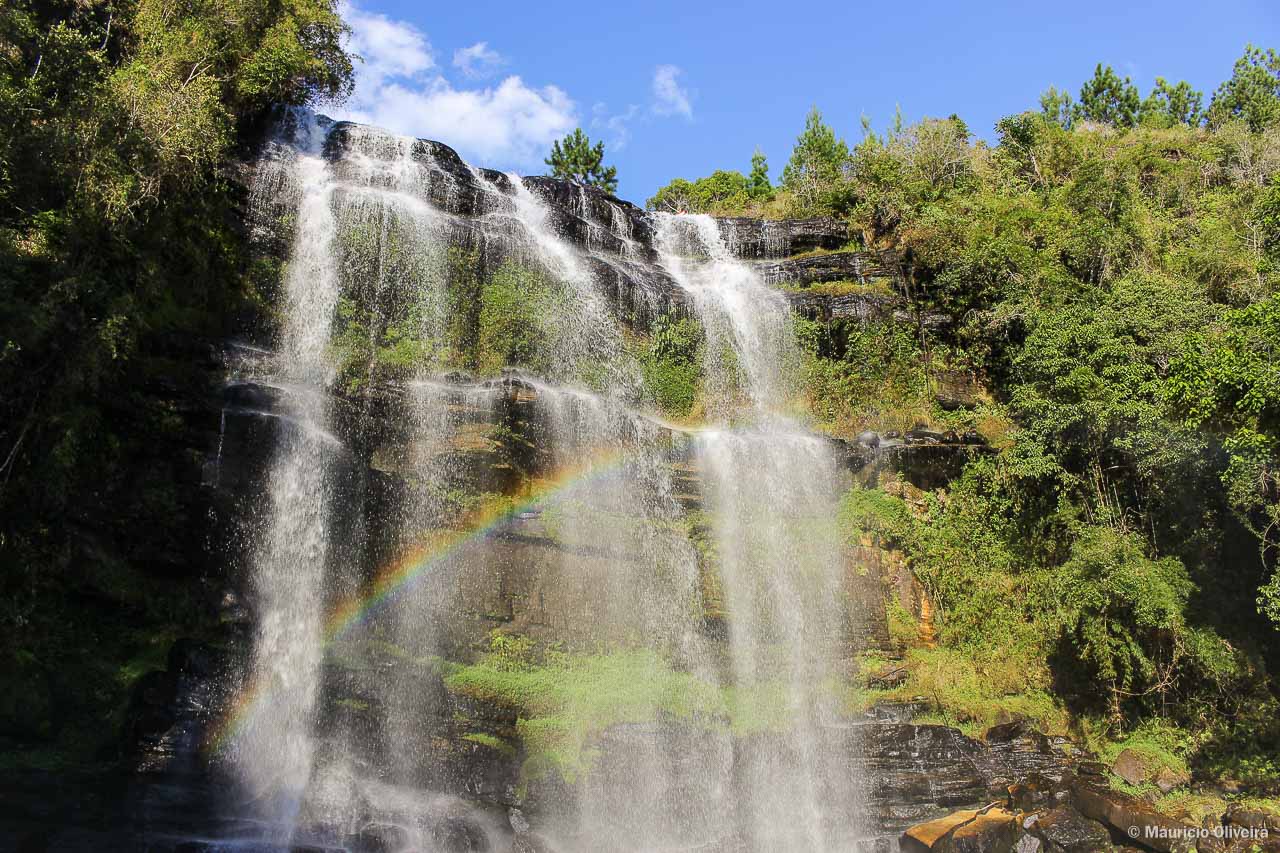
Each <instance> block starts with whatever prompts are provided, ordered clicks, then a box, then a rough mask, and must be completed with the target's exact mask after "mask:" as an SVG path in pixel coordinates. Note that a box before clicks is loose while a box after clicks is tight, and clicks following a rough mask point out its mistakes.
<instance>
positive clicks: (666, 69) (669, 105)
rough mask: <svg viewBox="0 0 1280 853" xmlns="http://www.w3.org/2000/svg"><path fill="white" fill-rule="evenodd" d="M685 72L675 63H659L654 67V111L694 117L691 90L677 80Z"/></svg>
mask: <svg viewBox="0 0 1280 853" xmlns="http://www.w3.org/2000/svg"><path fill="white" fill-rule="evenodd" d="M683 73H684V72H683V71H681V70H680V68H679V67H677V66H675V65H659V66H658V67H657V68H655V69H653V111H654V112H655V113H657V114H658V115H662V116H669V115H682V116H684V117H685V118H693V103H692V101H691V100H690V95H689V90H688V89H685V88H684V87H682V86H681V85H680V83H679V81H678V80H677V78H678V77H679V76H680V75H681V74H683Z"/></svg>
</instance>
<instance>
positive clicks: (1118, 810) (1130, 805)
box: [1071, 780, 1195, 853]
mask: <svg viewBox="0 0 1280 853" xmlns="http://www.w3.org/2000/svg"><path fill="white" fill-rule="evenodd" d="M1071 793H1072V801H1073V803H1074V805H1075V807H1076V809H1078V810H1079V812H1080V814H1082V815H1084V816H1085V817H1087V818H1090V819H1091V820H1096V821H1098V822H1099V823H1102V824H1104V825H1105V826H1107V827H1108V829H1109V830H1110V831H1112V832H1114V833H1116V834H1117V835H1118V836H1119V837H1122V838H1130V839H1134V840H1136V841H1137V843H1139V844H1141V845H1142V846H1143V847H1147V848H1149V849H1151V850H1158V851H1161V853H1180V851H1186V850H1190V849H1192V848H1193V847H1194V846H1195V845H1194V843H1193V842H1192V841H1190V840H1189V838H1190V837H1191V832H1192V831H1193V830H1194V827H1191V826H1189V825H1187V824H1184V823H1182V822H1181V821H1177V820H1174V819H1173V818H1171V817H1169V816H1167V815H1163V814H1161V813H1160V812H1158V811H1156V810H1155V809H1154V808H1152V807H1151V806H1150V805H1149V804H1148V803H1146V802H1144V801H1142V800H1139V799H1138V798H1137V797H1131V796H1129V795H1128V794H1122V793H1120V792H1119V791H1113V790H1110V789H1108V788H1105V787H1103V786H1102V785H1100V784H1096V783H1093V782H1090V781H1087V780H1081V781H1078V782H1077V783H1076V784H1075V785H1074V786H1073V787H1072V791H1071Z"/></svg>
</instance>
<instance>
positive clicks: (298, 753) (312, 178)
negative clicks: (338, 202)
mask: <svg viewBox="0 0 1280 853" xmlns="http://www.w3.org/2000/svg"><path fill="white" fill-rule="evenodd" d="M327 124H328V123H327V122H322V121H321V120H320V119H318V118H317V117H316V116H314V115H311V114H310V113H305V112H301V111H299V112H294V113H290V114H289V116H288V120H287V121H286V122H285V124H284V126H283V127H282V132H281V135H280V136H279V137H278V138H276V139H274V140H273V141H272V142H271V145H270V150H269V153H268V155H267V157H266V158H265V160H264V164H263V167H262V169H261V170H260V172H259V176H258V181H257V184H256V186H255V187H254V197H255V201H257V202H258V204H259V205H265V204H267V203H271V204H278V203H279V201H280V199H281V197H283V198H284V199H287V200H288V201H290V202H292V203H293V204H292V207H293V209H294V210H295V211H296V225H295V227H294V239H293V245H292V250H291V253H290V262H289V266H288V270H287V273H286V275H285V280H284V294H283V299H284V303H285V309H284V312H283V314H284V318H285V321H284V325H283V328H282V329H281V332H280V348H279V356H278V358H277V360H276V362H275V365H274V376H273V377H272V379H273V380H274V381H275V382H277V383H280V387H282V388H284V389H286V394H285V406H286V408H287V410H288V413H289V417H288V418H284V419H281V420H280V423H281V428H280V439H279V445H278V447H277V449H276V452H275V459H274V461H273V462H272V465H271V471H270V475H269V478H268V481H267V495H268V500H267V508H266V517H265V520H264V525H263V527H264V529H263V531H262V533H261V536H260V539H259V542H258V545H257V549H256V551H255V553H254V555H253V592H254V596H255V607H256V611H257V635H256V637H255V642H254V649H253V672H254V680H255V681H256V682H257V684H258V685H259V687H257V688H255V689H259V690H270V691H271V692H272V693H273V695H274V696H276V697H278V701H273V702H271V703H270V704H269V706H267V707H265V708H264V709H263V711H262V713H259V714H256V715H255V716H253V717H252V718H251V719H249V720H248V723H247V725H246V727H245V730H244V732H243V733H242V734H241V735H240V737H239V738H238V740H237V742H236V754H235V761H236V764H237V766H238V767H239V768H240V770H241V776H242V779H243V780H244V781H245V783H246V785H247V787H248V791H249V794H250V795H251V796H252V797H253V798H254V799H255V800H256V801H258V803H259V806H260V808H261V809H262V811H263V813H264V816H265V817H267V818H268V820H269V821H271V822H272V823H273V825H274V826H275V827H277V832H278V833H279V840H281V841H287V840H288V837H289V835H290V834H291V833H292V824H293V821H294V819H295V817H296V815H297V811H298V809H299V807H300V805H301V797H302V794H303V792H304V790H305V788H306V785H307V781H308V779H309V777H310V774H311V766H312V748H313V742H312V739H311V718H312V713H313V710H314V706H315V703H316V698H317V691H318V689H319V684H320V680H319V675H320V664H321V659H322V649H321V620H322V617H323V602H324V598H325V582H326V578H325V564H326V561H327V558H328V554H329V544H330V543H329V527H328V514H329V508H330V499H331V494H330V485H331V484H330V479H329V473H330V472H329V466H330V463H331V461H332V456H333V453H334V452H335V450H334V448H333V446H332V442H330V441H326V440H325V439H326V438H327V437H328V435H329V434H328V432H327V427H328V419H329V412H328V408H329V407H328V396H327V395H326V393H325V391H326V390H327V387H328V385H329V383H330V382H331V381H332V379H333V370H332V368H331V366H330V364H329V361H328V357H327V356H328V354H327V352H326V346H327V344H328V339H329V330H330V325H331V321H332V316H333V310H334V307H335V305H336V303H337V299H338V293H339V290H338V277H337V274H336V271H335V269H334V264H333V260H332V252H333V244H334V241H335V239H336V236H337V223H336V220H335V218H334V215H333V211H332V208H331V203H332V195H333V189H334V179H333V174H332V171H331V169H330V168H329V164H328V163H327V162H326V161H325V159H324V158H323V156H322V152H323V148H324V143H325V139H326V136H327Z"/></svg>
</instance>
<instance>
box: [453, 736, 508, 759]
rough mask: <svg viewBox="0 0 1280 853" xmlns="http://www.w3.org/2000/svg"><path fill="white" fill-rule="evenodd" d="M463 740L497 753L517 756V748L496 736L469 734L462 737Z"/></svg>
mask: <svg viewBox="0 0 1280 853" xmlns="http://www.w3.org/2000/svg"><path fill="white" fill-rule="evenodd" d="M462 739H463V740H466V741H471V742H472V743H478V744H480V745H481V746H484V747H488V748H489V749H492V750H494V751H495V752H500V753H502V754H503V755H515V754H516V748H515V747H514V746H512V745H511V744H509V743H507V742H506V741H505V740H503V739H502V738H500V737H497V736H496V735H491V734H487V733H485V732H467V733H466V734H465V735H463V736H462Z"/></svg>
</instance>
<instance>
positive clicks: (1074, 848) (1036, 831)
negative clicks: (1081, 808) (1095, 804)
mask: <svg viewBox="0 0 1280 853" xmlns="http://www.w3.org/2000/svg"><path fill="white" fill-rule="evenodd" d="M1028 823H1029V824H1030V825H1029V826H1028V827H1027V828H1028V830H1029V831H1030V832H1031V834H1032V835H1034V836H1035V837H1036V838H1039V839H1040V840H1041V841H1043V842H1044V848H1045V850H1046V851H1048V853H1099V851H1107V850H1111V833H1110V832H1108V831H1107V828H1106V827H1105V826H1103V825H1102V824H1100V823H1098V822H1097V821H1096V820H1090V819H1089V818H1087V817H1085V816H1084V815H1082V814H1080V813H1079V812H1078V811H1076V810H1075V809H1073V808H1070V807H1068V806H1058V807H1057V808H1054V809H1050V810H1049V811H1047V812H1045V813H1044V814H1038V815H1035V816H1034V817H1033V818H1030V819H1029V820H1028Z"/></svg>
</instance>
